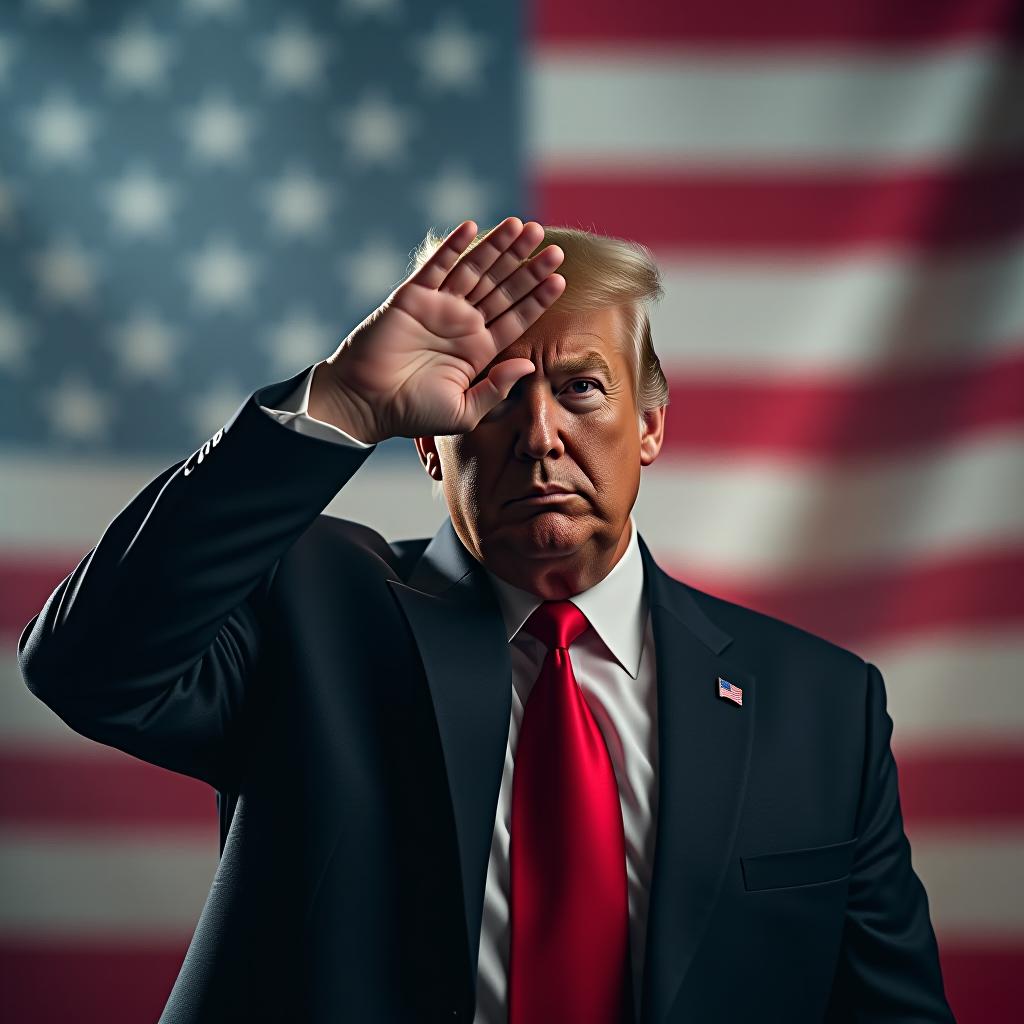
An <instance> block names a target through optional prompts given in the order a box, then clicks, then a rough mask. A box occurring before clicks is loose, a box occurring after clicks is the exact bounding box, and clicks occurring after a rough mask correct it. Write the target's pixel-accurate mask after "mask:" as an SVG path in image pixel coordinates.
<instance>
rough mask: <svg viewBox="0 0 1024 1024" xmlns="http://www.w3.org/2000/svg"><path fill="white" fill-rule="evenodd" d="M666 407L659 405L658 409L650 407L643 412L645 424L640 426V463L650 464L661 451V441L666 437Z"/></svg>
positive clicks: (642, 416)
mask: <svg viewBox="0 0 1024 1024" xmlns="http://www.w3.org/2000/svg"><path fill="white" fill-rule="evenodd" d="M665 409H666V406H664V405H659V406H658V407H657V408H656V409H648V410H647V412H645V413H641V414H640V418H641V420H642V423H643V425H642V426H641V428H640V465H641V466H649V465H650V464H651V463H652V462H653V461H654V460H655V459H656V458H657V457H658V453H659V452H660V451H661V442H662V441H663V440H664V437H665Z"/></svg>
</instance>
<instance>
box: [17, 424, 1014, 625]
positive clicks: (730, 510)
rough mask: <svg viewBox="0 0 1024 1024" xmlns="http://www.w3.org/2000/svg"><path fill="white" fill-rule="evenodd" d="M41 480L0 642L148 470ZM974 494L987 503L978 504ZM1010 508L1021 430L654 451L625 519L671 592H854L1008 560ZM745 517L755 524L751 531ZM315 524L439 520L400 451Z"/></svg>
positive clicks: (409, 452) (62, 468)
mask: <svg viewBox="0 0 1024 1024" xmlns="http://www.w3.org/2000/svg"><path fill="white" fill-rule="evenodd" d="M3 468H4V466H3V460H0V472H2V470H3ZM49 468H50V469H52V473H46V472H45V471H42V468H41V467H39V466H37V470H39V472H37V475H35V476H34V477H33V476H31V475H27V474H26V478H25V481H24V486H22V487H19V489H18V490H17V491H16V492H15V493H13V494H11V495H9V498H8V502H7V514H6V518H5V520H4V522H3V523H2V524H0V559H2V561H0V572H2V573H3V579H4V581H5V584H6V585H5V586H4V587H3V590H2V592H0V633H4V632H5V633H7V634H8V635H10V634H11V633H12V632H13V633H15V634H16V631H17V630H19V629H20V628H21V626H23V625H24V624H25V622H27V621H28V617H29V616H30V615H31V614H32V612H33V610H35V611H38V605H36V604H35V602H37V601H38V600H40V599H41V598H44V597H45V596H46V593H47V591H48V590H50V589H52V588H53V587H54V586H55V585H56V584H57V583H58V582H59V581H60V579H61V578H62V577H63V576H64V575H66V574H67V573H68V572H70V571H71V569H72V568H73V567H74V565H75V564H76V563H77V562H78V561H79V560H80V559H81V558H82V557H84V556H85V554H86V552H87V551H88V549H89V548H90V547H91V546H93V545H94V544H95V543H96V538H97V537H98V536H99V535H100V534H101V533H102V532H103V529H104V528H105V525H106V523H107V522H109V519H111V518H113V516H114V515H115V514H116V513H117V512H118V511H119V509H120V508H121V506H122V503H123V500H124V495H125V493H126V492H127V493H134V492H136V491H138V490H139V489H141V488H142V487H143V486H144V485H145V484H146V483H147V482H148V480H150V479H152V477H153V476H155V475H156V473H157V472H159V471H160V469H161V468H163V467H156V466H154V467H152V468H153V469H154V472H153V473H152V475H149V476H147V475H146V474H140V475H139V476H137V477H134V478H133V479H132V483H131V484H130V485H126V486H123V487H122V488H121V489H120V490H118V491H114V492H110V491H104V490H103V488H102V484H103V482H104V479H105V478H106V475H105V474H104V473H103V472H102V470H100V469H96V470H94V471H92V472H89V471H88V470H87V469H84V468H82V467H81V466H75V464H74V463H71V462H64V461H61V460H55V461H53V462H52V463H49ZM110 479H111V480H115V481H120V482H121V483H124V482H125V480H126V476H125V475H123V474H121V473H119V472H114V473H111V474H110ZM925 495H927V500H924V496H925ZM978 495H987V496H989V497H990V500H988V501H985V502H981V501H979V500H978V497H977V496H978ZM1022 507H1024V430H1022V429H1021V427H1019V426H1014V427H1013V428H1011V429H1004V430H996V429H988V430H986V431H984V432H980V433H979V435H978V436H967V437H965V438H962V439H960V440H959V441H958V443H957V444H955V445H953V444H949V445H946V446H944V447H943V448H941V449H928V450H926V451H925V452H924V453H923V454H922V453H919V452H912V453H909V454H908V453H904V454H903V455H901V456H893V457H891V458H869V459H861V460H857V461H851V462H850V463H849V464H832V463H831V462H821V463H819V464H815V463H811V462H809V461H807V460H799V459H798V460H788V459H783V458H771V459H770V458H767V457H764V456H763V455H759V454H755V455H752V456H748V457H741V455H740V454H739V453H736V454H734V455H733V457H731V458H730V459H728V460H723V459H721V458H719V457H717V456H716V455H715V454H714V453H709V454H707V455H701V456H696V455H690V456H685V455H677V454H675V453H674V452H672V451H668V452H664V453H663V454H662V455H661V456H660V457H659V458H658V460H657V461H656V462H654V463H653V464H652V465H650V466H648V467H646V468H645V469H644V470H643V471H642V472H641V488H640V494H639V497H638V500H637V507H636V515H637V521H638V523H641V524H642V526H641V528H642V529H643V531H644V536H645V539H646V540H648V542H649V543H650V544H651V546H652V547H653V548H654V549H656V550H658V551H659V552H661V553H663V554H664V555H665V557H667V558H669V559H670V560H675V561H677V562H679V563H682V564H684V565H685V566H686V572H685V573H684V576H683V578H684V579H688V580H696V579H698V578H699V579H712V578H714V579H716V581H717V580H720V579H732V578H735V579H741V580H744V581H752V582H756V583H757V584H758V585H762V584H770V585H775V584H779V583H784V584H787V585H788V582H789V581H791V580H806V579H808V578H809V577H810V578H813V577H819V576H823V575H826V574H827V575H829V576H832V577H836V578H840V579H841V578H842V577H843V576H844V575H851V574H852V575H853V577H854V578H857V577H858V576H859V574H860V573H861V572H862V571H863V570H869V571H875V570H874V567H875V566H879V567H881V571H883V572H884V573H886V574H892V573H893V572H896V573H902V572H903V571H904V567H905V566H908V565H919V564H922V563H923V564H925V565H927V564H928V563H929V562H934V563H935V564H936V565H937V566H940V567H941V566H943V565H945V564H946V560H947V559H948V558H950V557H953V558H967V559H972V558H974V557H976V556H977V554H979V553H985V552H988V551H991V550H995V549H1003V548H1005V549H1008V550H1010V551H1012V550H1014V549H1015V548H1016V547H1017V546H1018V545H1019V544H1020V543H1021V542H1022V541H1024V522H1022V519H1021V516H1020V514H1019V510H1020V509H1021V508H1022ZM751 508H756V509H757V510H758V516H757V519H756V520H754V521H751V519H750V518H749V509H751ZM709 510H714V515H709V514H708V513H709ZM108 511H109V515H108V516H107V517H106V518H104V515H105V513H106V512H108ZM326 511H327V512H328V514H331V515H337V516H340V517H343V518H347V519H354V520H356V521H357V522H365V523H369V524H371V525H372V526H373V527H374V528H375V529H377V530H378V531H380V532H381V533H382V534H383V535H384V536H385V537H387V538H388V539H394V540H398V539H401V538H403V537H416V536H423V535H424V534H423V533H422V532H418V531H430V533H431V534H432V533H433V532H434V531H435V530H436V529H437V527H438V526H440V523H441V521H442V520H443V518H444V515H445V511H444V506H443V504H442V502H441V501H440V500H438V501H431V500H430V486H429V480H428V478H427V477H426V475H425V474H424V473H423V470H422V467H421V466H420V465H419V462H418V460H417V459H416V455H415V451H414V450H413V449H412V446H411V442H410V444H409V445H403V446H402V447H401V456H400V457H396V459H395V460H394V461H393V462H387V463H376V462H374V461H373V460H372V459H371V460H370V462H368V463H367V465H366V466H365V467H364V468H363V469H362V470H361V471H360V475H359V478H358V480H357V481H356V482H355V483H354V484H352V485H351V486H349V487H346V488H345V489H344V490H342V491H341V492H340V493H339V494H338V495H337V496H336V497H335V498H333V499H332V501H331V502H330V503H329V504H328V506H327V508H326ZM840 512H841V514H842V524H843V528H842V529H838V528H837V527H838V526H839V525H840V524H839V522H838V520H837V519H836V516H837V515H839V514H840ZM76 513H77V514H76ZM883 524H884V527H885V528H884V529H879V528H878V527H879V526H880V525H883ZM76 538H77V539H78V540H77V543H78V547H77V549H76V548H75V547H74V546H73V541H74V540H75V539H76ZM58 550H63V554H61V555H58V554H56V553H55V552H56V551H58ZM4 551H6V554H4V553H3V552H4ZM47 551H49V552H50V555H49V556H47V554H46V552H47ZM40 556H42V557H40ZM698 585H699V584H698ZM843 586H845V584H843Z"/></svg>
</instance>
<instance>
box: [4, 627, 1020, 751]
mask: <svg viewBox="0 0 1024 1024" xmlns="http://www.w3.org/2000/svg"><path fill="white" fill-rule="evenodd" d="M858 653H859V654H860V655H861V656H862V657H864V658H866V659H867V660H868V661H871V662H873V663H874V664H875V665H877V666H878V667H879V669H880V670H881V672H882V675H883V677H884V679H885V689H886V696H887V697H888V707H889V714H890V715H891V716H892V720H893V723H894V727H893V748H894V749H895V750H897V752H898V753H899V754H901V755H902V754H904V753H910V752H912V751H913V750H915V749H921V748H930V749H934V748H936V747H939V746H941V747H943V748H944V749H953V748H956V747H975V748H977V747H978V746H980V745H982V744H984V743H987V742H1000V741H1017V740H1019V739H1020V736H1021V735H1022V734H1024V700H1021V695H1020V666H1021V665H1022V664H1024V635H1022V633H1021V631H1020V629H1019V628H1017V627H1013V628H1006V629H982V628H980V627H979V628H977V629H964V630H960V631H956V632H951V631H949V630H945V631H943V632H942V633H939V634H926V635H923V636H915V637H914V638H913V639H912V640H903V641H899V642H896V643H889V644H878V645H874V646H873V647H872V648H871V649H870V650H868V649H866V648H863V649H861V648H859V649H858ZM25 745H29V746H31V748H32V750H33V752H34V753H41V752H45V751H46V750H48V749H49V750H54V751H57V752H60V753H68V752H71V753H75V754H76V755H77V756H83V757H89V756H104V755H106V756H109V755H110V748H109V747H106V746H104V745H103V744H101V743H96V742H95V741H94V740H90V739H87V738H86V737H84V736H80V735H79V734H78V733H76V732H74V730H72V729H71V728H70V727H69V726H67V725H65V723H64V722H63V721H62V720H61V719H60V718H59V717H58V716H57V715H55V714H54V713H53V712H52V711H51V710H50V709H49V708H48V707H47V706H46V705H45V704H44V703H43V702H42V701H41V700H39V699H38V698H37V697H36V696H35V695H34V694H33V693H32V692H31V691H30V690H29V689H28V687H27V686H26V685H25V683H24V682H23V680H22V678H21V674H20V672H19V670H18V665H17V661H16V659H15V656H14V650H13V648H5V647H3V646H0V748H3V749H4V750H6V751H7V752H8V753H9V752H11V751H12V750H14V749H16V748H17V747H19V746H25Z"/></svg>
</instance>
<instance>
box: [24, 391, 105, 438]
mask: <svg viewBox="0 0 1024 1024" xmlns="http://www.w3.org/2000/svg"><path fill="white" fill-rule="evenodd" d="M41 401H42V404H43V407H44V409H45V411H46V414H47V416H48V419H49V421H50V429H51V431H52V432H53V433H54V434H55V435H56V436H58V437H62V438H67V439H69V440H72V441H98V440H101V439H103V438H104V436H105V435H106V434H107V431H108V424H109V420H110V405H109V403H108V402H107V401H106V400H105V399H104V397H103V394H102V392H100V391H99V390H97V389H96V388H95V387H93V386H92V384H90V383H88V382H87V381H85V380H83V379H82V378H81V377H80V376H78V375H65V377H64V379H63V380H62V381H61V383H60V384H59V385H58V386H57V387H56V388H52V389H50V390H49V391H48V392H46V393H45V394H44V395H43V397H42V399H41Z"/></svg>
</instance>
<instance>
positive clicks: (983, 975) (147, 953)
mask: <svg viewBox="0 0 1024 1024" xmlns="http://www.w3.org/2000/svg"><path fill="white" fill-rule="evenodd" d="M190 934H191V931H189V933H188V934H182V935H180V936H177V937H175V938H171V939H167V940H165V941H164V942H163V943H162V944H160V943H158V942H157V941H156V940H146V941H142V942H140V941H138V940H135V939H132V938H125V939H122V940H120V941H118V940H116V939H104V938H96V939H92V940H90V941H84V940H82V941H77V942H76V941H74V940H70V939H61V938H47V939H46V940H41V941H36V942H32V941H30V940H28V939H25V940H20V941H19V940H14V939H7V940H6V941H5V940H3V939H0V988H2V989H3V992H4V1008H5V1011H6V1013H7V1015H8V1017H9V1019H10V1020H12V1021H19V1022H25V1024H27V1022H30V1021H58V1020H74V1021H75V1024H110V1022H111V1021H118V1020H125V1021H153V1020H156V1019H157V1017H159V1015H160V1012H161V1011H162V1009H163V1006H164V1003H165V1002H166V999H167V995H168V994H169V993H170V990H171V987H172V985H173V984H174V980H175V978H176V976H177V973H178V969H179V968H180V967H181V963H182V960H184V957H185V953H186V950H187V949H188V944H189V935H190ZM1020 941H1024V940H1020ZM940 953H941V957H942V967H943V982H944V984H945V987H946V993H947V996H948V997H949V999H950V1001H951V1003H952V1005H953V1007H954V1009H955V1010H956V1012H957V1020H958V1021H961V1022H962V1024H967V1022H970V1021H978V1022H983V1024H997V1022H1009V1021H1013V1020H1015V1019H1016V1015H1017V1011H1018V1010H1019V1008H1020V1006H1021V1005H1022V1003H1024V976H1022V975H1021V972H1020V971H1019V970H1018V969H1017V968H1018V965H1019V963H1020V953H1019V951H1018V946H1017V945H1016V944H1015V943H1014V941H1013V940H1012V939H1001V940H1000V939H994V940H990V941H989V942H987V943H979V942H965V941H962V940H959V939H957V938H956V936H949V937H944V938H943V939H942V940H941V942H940ZM126 978H130V979H131V984H125V979H126Z"/></svg>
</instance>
